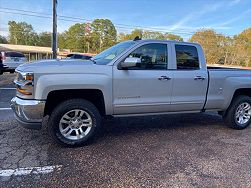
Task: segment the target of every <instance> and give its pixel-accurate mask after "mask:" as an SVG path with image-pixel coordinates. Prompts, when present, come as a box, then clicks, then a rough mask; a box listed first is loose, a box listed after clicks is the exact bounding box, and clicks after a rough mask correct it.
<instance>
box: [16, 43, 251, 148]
mask: <svg viewBox="0 0 251 188" xmlns="http://www.w3.org/2000/svg"><path fill="white" fill-rule="evenodd" d="M16 72H17V73H18V74H17V78H16V79H15V83H16V87H17V94H16V97H15V98H13V99H12V101H11V107H12V109H13V110H14V112H15V116H16V119H17V120H18V122H19V123H20V124H21V125H23V126H24V127H26V128H32V129H41V127H42V121H43V119H44V117H45V116H49V120H48V124H47V126H48V130H49V133H50V135H51V136H52V137H53V138H54V139H55V141H56V142H58V143H60V144H63V145H71V146H78V145H83V144H85V143H86V142H87V141H89V140H90V139H91V138H93V135H94V134H95V133H96V132H97V131H98V130H99V126H100V124H101V118H102V117H104V116H114V117H117V116H139V115H158V114H169V113H198V112H207V111H217V112H218V113H219V114H221V115H222V117H223V119H224V121H225V122H226V124H227V125H228V126H230V127H232V128H234V129H244V128H246V127H248V126H249V124H250V117H251V71H248V70H239V69H227V68H219V67H214V68H213V67H211V68H210V67H207V66H206V60H205V57H204V53H203V50H202V48H201V46H200V45H199V44H195V43H187V42H178V41H165V40H164V41H161V40H133V41H126V42H122V43H119V44H117V45H115V46H113V47H111V48H109V49H107V50H105V51H103V52H101V53H100V54H98V55H97V56H95V57H94V58H92V59H91V60H89V61H76V60H42V61H38V62H34V63H30V64H25V65H22V66H19V67H18V68H17V69H16Z"/></svg>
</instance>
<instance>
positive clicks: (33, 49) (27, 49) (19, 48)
mask: <svg viewBox="0 0 251 188" xmlns="http://www.w3.org/2000/svg"><path fill="white" fill-rule="evenodd" d="M4 51H16V52H21V53H23V54H24V55H25V56H26V58H27V59H28V61H34V60H39V59H51V58H52V49H51V47H42V46H26V45H15V44H0V52H4ZM58 51H59V52H58V56H57V57H58V58H64V57H66V56H67V55H68V54H69V53H77V52H71V50H69V49H62V50H61V49H60V50H58ZM80 54H87V55H94V54H89V53H80Z"/></svg>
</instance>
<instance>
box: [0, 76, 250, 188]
mask: <svg viewBox="0 0 251 188" xmlns="http://www.w3.org/2000/svg"><path fill="white" fill-rule="evenodd" d="M13 78H14V75H11V74H6V75H2V76H0V187H245V188H246V187H251V127H249V128H247V129H245V130H241V131H237V130H233V129H230V128H228V127H226V126H225V125H224V124H223V122H222V119H221V117H220V116H218V115H217V114H214V113H204V114H180V115H161V116H148V117H133V118H131V117H130V118H114V119H112V120H104V121H103V127H102V130H101V131H100V133H99V134H98V135H97V136H96V138H95V139H94V141H93V142H92V143H91V144H89V145H87V146H84V147H79V148H64V147H60V146H58V145H56V144H54V143H53V142H52V140H51V139H50V138H49V137H48V134H47V131H46V129H43V130H41V131H34V130H27V129H24V128H22V127H20V126H19V125H18V124H17V122H16V121H15V119H14V116H13V113H12V111H11V110H10V109H9V102H10V99H11V98H12V97H13V96H14V95H15V90H14V89H11V88H14V85H13V84H12V80H13ZM8 88H9V89H8Z"/></svg>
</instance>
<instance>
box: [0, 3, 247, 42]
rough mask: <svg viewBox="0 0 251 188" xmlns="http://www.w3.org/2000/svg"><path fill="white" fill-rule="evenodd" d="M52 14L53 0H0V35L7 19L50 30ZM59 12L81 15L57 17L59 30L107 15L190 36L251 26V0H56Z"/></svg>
mask: <svg viewBox="0 0 251 188" xmlns="http://www.w3.org/2000/svg"><path fill="white" fill-rule="evenodd" d="M13 9H17V10H13ZM18 10H25V11H26V12H23V11H18ZM31 11H32V12H33V13H32V12H31ZM14 13H15V14H14ZM20 13H21V14H26V15H20ZM28 14H29V15H28ZM30 14H33V15H36V17H34V16H30ZM51 14H52V0H0V35H5V36H6V35H7V34H8V33H7V29H8V25H7V24H8V21H9V20H15V21H26V22H28V23H30V24H32V25H33V27H34V29H35V30H36V31H37V32H42V31H51V28H52V26H51V25H52V24H51V19H50V18H46V17H51ZM58 15H59V16H69V17H77V18H81V19H83V20H80V19H73V18H65V17H64V18H63V17H59V20H58V31H59V32H62V31H64V30H65V29H67V28H68V27H69V26H70V25H73V24H74V23H76V22H85V20H90V21H91V20H93V19H95V18H108V19H110V20H111V21H112V22H113V23H114V24H115V25H116V27H117V30H118V32H129V31H131V30H132V29H133V28H135V27H136V26H137V27H138V28H140V27H142V28H146V29H149V30H157V31H164V32H171V33H174V34H179V35H181V36H182V37H184V38H189V37H190V36H191V35H192V33H193V32H194V31H196V30H197V29H200V28H213V29H215V30H216V31H217V32H220V33H223V34H225V35H229V36H232V35H235V34H238V33H239V32H240V31H241V30H243V29H246V28H248V27H251V0H58ZM40 16H42V17H40ZM43 16H44V17H43ZM62 19H65V20H62ZM66 19H68V21H66Z"/></svg>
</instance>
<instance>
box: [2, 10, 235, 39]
mask: <svg viewBox="0 0 251 188" xmlns="http://www.w3.org/2000/svg"><path fill="white" fill-rule="evenodd" d="M0 9H6V10H14V11H19V12H10V11H1V12H4V13H9V14H17V15H25V16H33V17H38V18H48V19H52V17H51V16H50V15H49V14H45V13H41V12H35V11H28V10H21V9H13V8H7V7H0ZM20 11H22V12H27V13H32V14H27V13H20ZM35 14H38V15H35ZM41 14H43V15H41ZM44 15H48V16H44ZM58 20H62V21H69V22H74V23H76V21H88V22H91V21H93V20H89V19H83V18H77V17H72V16H63V15H58ZM114 26H116V28H120V29H128V30H132V29H142V30H145V31H150V32H161V33H164V32H165V33H169V34H180V35H188V36H190V35H193V34H194V33H196V31H195V32H191V31H190V32H188V31H186V32H185V30H184V29H177V30H179V31H184V32H172V31H171V32H168V30H166V29H161V28H157V27H156V28H155V27H143V26H133V25H126V24H119V23H114ZM201 29H203V28H201ZM204 29H205V28H204ZM214 35H223V34H217V33H216V34H214ZM228 36H229V37H233V36H235V35H228Z"/></svg>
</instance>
